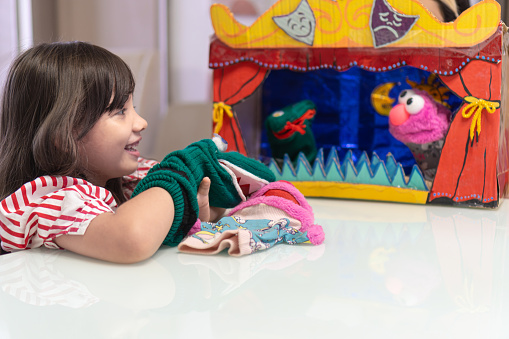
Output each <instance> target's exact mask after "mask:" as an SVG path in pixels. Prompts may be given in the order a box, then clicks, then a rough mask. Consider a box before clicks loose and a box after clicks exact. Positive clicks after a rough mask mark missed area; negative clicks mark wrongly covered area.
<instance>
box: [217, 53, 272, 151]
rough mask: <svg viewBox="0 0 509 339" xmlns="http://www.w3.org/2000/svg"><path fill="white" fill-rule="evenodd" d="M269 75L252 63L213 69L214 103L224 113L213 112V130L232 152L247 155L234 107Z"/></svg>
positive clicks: (266, 71) (262, 68)
mask: <svg viewBox="0 0 509 339" xmlns="http://www.w3.org/2000/svg"><path fill="white" fill-rule="evenodd" d="M267 73H268V69H266V68H264V67H261V66H258V65H256V64H254V63H251V62H240V63H237V64H233V65H231V66H227V67H224V68H217V69H214V103H215V104H220V103H221V107H223V108H221V111H219V110H218V111H214V116H215V117H216V118H217V120H216V119H215V121H214V123H213V128H214V130H215V132H217V133H218V134H219V135H221V136H222V137H223V138H224V139H225V140H226V141H227V142H228V150H229V151H237V152H239V153H242V154H244V155H247V151H246V145H245V142H244V139H243V138H242V133H241V130H240V126H239V122H238V119H237V115H236V113H235V110H234V109H233V107H232V106H233V105H235V104H237V103H239V102H241V101H242V100H243V99H245V98H247V97H248V96H249V95H251V94H253V92H254V91H255V90H256V89H257V88H258V86H260V84H261V83H262V82H263V80H264V79H265V77H266V76H267ZM225 105H227V106H226V109H224V107H225ZM216 106H218V105H216ZM230 108H231V109H230ZM218 125H219V126H218ZM218 127H219V128H218ZM218 129H219V130H218Z"/></svg>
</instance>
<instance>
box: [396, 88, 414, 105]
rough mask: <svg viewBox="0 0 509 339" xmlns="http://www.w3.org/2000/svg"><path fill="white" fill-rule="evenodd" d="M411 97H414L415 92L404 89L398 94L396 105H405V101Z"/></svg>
mask: <svg viewBox="0 0 509 339" xmlns="http://www.w3.org/2000/svg"><path fill="white" fill-rule="evenodd" d="M412 95H415V92H414V91H412V90H411V89H406V90H404V91H402V92H401V93H399V97H398V103H399V104H405V103H406V101H407V100H408V99H409V98H410V97H411V96H412Z"/></svg>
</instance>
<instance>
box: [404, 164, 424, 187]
mask: <svg viewBox="0 0 509 339" xmlns="http://www.w3.org/2000/svg"><path fill="white" fill-rule="evenodd" d="M407 187H408V188H412V189H416V190H420V191H428V187H427V185H426V181H424V178H423V177H422V172H421V170H420V169H419V167H417V165H414V167H413V168H412V173H410V179H408V184H407Z"/></svg>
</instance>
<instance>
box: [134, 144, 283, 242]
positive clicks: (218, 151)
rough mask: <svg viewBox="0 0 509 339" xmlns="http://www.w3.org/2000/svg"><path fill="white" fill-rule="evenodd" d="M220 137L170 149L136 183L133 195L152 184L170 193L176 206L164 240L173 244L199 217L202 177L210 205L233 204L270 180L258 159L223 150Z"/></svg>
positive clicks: (270, 174)
mask: <svg viewBox="0 0 509 339" xmlns="http://www.w3.org/2000/svg"><path fill="white" fill-rule="evenodd" d="M225 150H226V143H225V141H224V140H222V138H221V137H219V136H216V137H214V139H213V140H210V139H204V140H200V141H198V142H195V143H193V144H191V145H189V146H187V147H186V148H184V149H183V150H179V151H175V152H171V153H169V154H168V155H167V156H166V157H165V158H164V159H163V161H161V163H159V164H157V165H155V166H154V167H153V168H152V169H151V170H150V171H149V172H148V174H147V176H146V177H145V178H143V179H142V180H141V181H140V182H139V184H138V185H137V186H136V188H135V190H134V193H133V195H132V196H133V197H134V196H136V195H138V194H140V193H141V192H143V191H145V190H147V189H149V188H151V187H162V188H164V189H166V190H167V191H168V193H170V195H171V196H172V198H173V203H174V206H175V216H174V219H173V223H172V226H171V228H170V231H169V232H168V234H167V236H166V238H165V240H164V242H163V244H165V245H169V246H176V245H178V244H179V242H180V241H181V240H182V239H183V238H184V237H185V236H186V235H187V233H188V232H189V230H190V229H191V227H192V226H193V225H194V223H195V222H196V220H197V218H198V213H199V209H198V201H197V198H196V196H197V194H198V186H199V185H200V183H201V181H202V179H203V178H205V177H209V178H210V181H211V186H210V193H209V203H210V206H215V207H223V208H232V207H235V206H236V205H238V204H239V203H240V202H242V201H245V200H246V198H247V197H249V196H250V195H251V194H252V193H254V192H256V191H257V190H258V189H260V188H262V187H263V186H265V185H266V184H268V183H269V182H272V181H275V177H274V174H273V173H272V172H271V171H270V170H269V168H268V167H267V166H265V165H264V164H262V163H261V162H259V161H257V160H255V159H251V158H248V157H245V156H243V155H242V154H240V153H237V152H224V151H225Z"/></svg>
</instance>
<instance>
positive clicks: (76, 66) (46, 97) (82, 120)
mask: <svg viewBox="0 0 509 339" xmlns="http://www.w3.org/2000/svg"><path fill="white" fill-rule="evenodd" d="M134 85H135V83H134V78H133V75H132V72H131V70H130V69H129V66H127V64H126V63H125V62H124V61H123V60H122V59H120V57H118V56H116V55H115V54H113V53H111V52H109V51H107V50H106V49H104V48H102V47H98V46H94V45H91V44H89V43H85V42H59V43H51V44H41V45H38V46H35V47H33V48H30V49H29V50H27V51H25V52H24V53H22V54H21V55H19V56H18V57H17V58H16V60H15V61H14V63H13V64H12V66H11V68H10V71H9V74H8V76H7V81H6V83H5V87H4V91H3V97H2V103H1V108H0V109H1V111H0V200H3V199H4V198H5V197H7V196H8V195H10V194H12V193H13V192H15V191H16V190H17V189H18V188H19V187H21V186H22V185H23V184H25V183H26V182H29V181H32V180H34V179H35V178H37V177H40V176H43V175H62V176H71V177H76V178H82V179H86V177H85V175H84V174H83V161H82V159H80V154H79V143H80V141H81V139H82V138H83V137H84V136H85V135H86V134H87V133H88V132H89V131H90V129H91V128H92V127H93V126H94V124H95V123H96V122H97V120H98V119H99V118H100V117H101V115H102V114H103V113H105V112H107V111H111V110H115V109H121V108H122V107H123V106H124V104H125V102H126V101H127V99H128V98H129V95H130V94H132V93H133V91H134ZM120 180H121V178H118V179H113V180H110V181H108V183H107V185H106V188H107V189H109V190H110V191H111V192H112V194H113V195H114V196H115V199H116V200H117V202H119V203H122V202H124V201H125V198H124V195H123V194H122V192H121V185H120Z"/></svg>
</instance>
